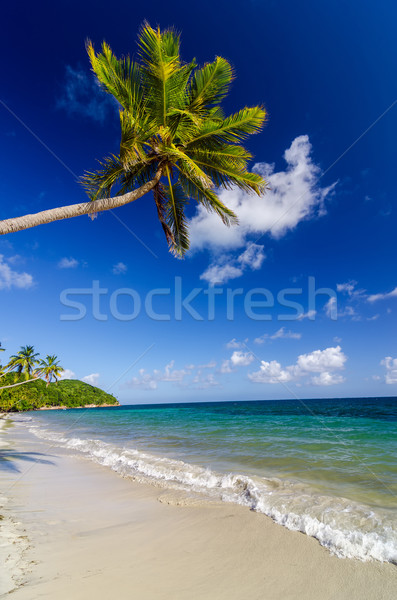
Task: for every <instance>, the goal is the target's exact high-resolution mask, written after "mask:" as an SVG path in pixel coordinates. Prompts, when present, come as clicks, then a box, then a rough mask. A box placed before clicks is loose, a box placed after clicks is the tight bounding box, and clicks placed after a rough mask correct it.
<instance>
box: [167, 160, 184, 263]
mask: <svg viewBox="0 0 397 600" xmlns="http://www.w3.org/2000/svg"><path fill="white" fill-rule="evenodd" d="M167 175H168V185H165V186H164V195H165V198H166V199H167V201H166V205H165V207H166V215H165V216H166V219H165V220H166V223H167V226H168V227H169V229H170V231H171V232H172V241H171V244H170V251H171V252H172V253H173V254H174V255H175V256H177V257H179V258H182V257H183V256H184V254H185V252H186V251H187V250H188V249H189V245H190V242H189V234H188V227H187V220H186V216H185V207H186V204H187V203H188V201H189V198H188V197H187V196H186V194H185V193H184V190H183V188H182V186H181V185H180V184H179V183H178V182H177V183H173V182H172V181H171V176H170V173H169V170H167Z"/></svg>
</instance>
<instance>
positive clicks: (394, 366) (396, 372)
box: [380, 356, 397, 384]
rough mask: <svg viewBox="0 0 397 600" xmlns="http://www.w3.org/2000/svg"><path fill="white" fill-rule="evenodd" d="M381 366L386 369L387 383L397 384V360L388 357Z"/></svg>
mask: <svg viewBox="0 0 397 600" xmlns="http://www.w3.org/2000/svg"><path fill="white" fill-rule="evenodd" d="M380 364H381V365H382V366H384V367H386V375H385V382H386V383H388V384H391V383H397V358H392V357H391V356H386V357H385V358H384V359H383V360H382V361H381V363H380Z"/></svg>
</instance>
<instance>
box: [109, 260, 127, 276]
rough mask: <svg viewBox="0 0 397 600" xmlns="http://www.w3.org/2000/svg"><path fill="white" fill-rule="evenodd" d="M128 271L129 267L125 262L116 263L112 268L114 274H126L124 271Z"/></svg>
mask: <svg viewBox="0 0 397 600" xmlns="http://www.w3.org/2000/svg"><path fill="white" fill-rule="evenodd" d="M127 271H128V267H127V265H126V264H124V263H123V262H118V263H116V264H115V265H113V268H112V273H113V275H124V273H127Z"/></svg>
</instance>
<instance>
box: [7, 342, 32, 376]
mask: <svg viewBox="0 0 397 600" xmlns="http://www.w3.org/2000/svg"><path fill="white" fill-rule="evenodd" d="M38 357H39V354H38V352H35V351H34V347H33V346H22V347H21V349H20V351H19V352H18V353H17V354H14V355H13V356H11V357H10V360H9V362H8V365H7V368H8V369H10V370H15V371H16V372H17V373H18V375H24V376H25V378H26V379H29V378H30V377H32V376H34V375H35V366H36V365H38V364H39V358H38Z"/></svg>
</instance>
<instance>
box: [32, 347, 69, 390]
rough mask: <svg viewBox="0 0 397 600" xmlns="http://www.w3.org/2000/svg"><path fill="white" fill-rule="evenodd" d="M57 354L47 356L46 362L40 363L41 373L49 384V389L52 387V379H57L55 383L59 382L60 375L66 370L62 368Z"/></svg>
mask: <svg viewBox="0 0 397 600" xmlns="http://www.w3.org/2000/svg"><path fill="white" fill-rule="evenodd" d="M57 358H58V357H57V356H55V354H53V355H50V354H47V356H46V358H45V360H43V359H42V360H41V361H40V366H39V369H38V370H39V373H40V375H41V376H43V377H44V379H45V380H46V382H47V387H48V386H49V385H50V383H51V381H52V379H53V378H54V379H55V383H57V382H58V379H59V377H60V375H61V374H62V373H63V371H64V368H63V367H61V366H60V364H59V361H58V360H57Z"/></svg>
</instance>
